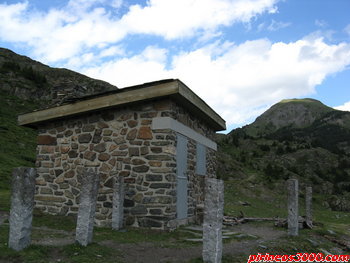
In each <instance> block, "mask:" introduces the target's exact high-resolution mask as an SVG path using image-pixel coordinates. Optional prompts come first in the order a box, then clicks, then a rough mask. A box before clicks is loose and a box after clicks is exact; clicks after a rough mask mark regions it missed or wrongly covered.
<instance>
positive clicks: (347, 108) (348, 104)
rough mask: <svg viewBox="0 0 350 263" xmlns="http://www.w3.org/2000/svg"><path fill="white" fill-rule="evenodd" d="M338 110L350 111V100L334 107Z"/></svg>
mask: <svg viewBox="0 0 350 263" xmlns="http://www.w3.org/2000/svg"><path fill="white" fill-rule="evenodd" d="M334 109H336V110H342V111H350V101H348V102H345V103H344V104H343V105H340V106H337V107H334Z"/></svg>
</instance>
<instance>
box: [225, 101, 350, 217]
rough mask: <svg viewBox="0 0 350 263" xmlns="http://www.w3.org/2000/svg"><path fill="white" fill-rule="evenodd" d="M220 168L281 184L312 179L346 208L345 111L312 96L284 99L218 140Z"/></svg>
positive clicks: (349, 154)
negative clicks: (309, 97) (290, 179)
mask: <svg viewBox="0 0 350 263" xmlns="http://www.w3.org/2000/svg"><path fill="white" fill-rule="evenodd" d="M219 146H220V151H219V162H220V163H221V165H219V174H220V175H221V176H222V177H223V178H226V179H229V178H231V179H240V180H244V179H247V178H249V180H250V181H251V182H252V183H257V182H260V183H263V184H265V185H268V186H269V187H283V183H284V182H285V180H287V179H288V178H297V179H299V180H300V182H301V185H302V186H304V185H312V186H313V187H314V190H315V192H316V193H319V194H322V195H324V197H325V204H326V205H327V206H329V207H331V208H332V209H335V210H346V211H350V201H349V200H350V198H349V197H350V112H346V111H338V110H334V109H332V108H330V107H328V106H326V105H324V104H322V103H321V102H320V101H317V100H313V99H293V100H283V101H281V102H279V103H277V104H275V105H273V106H272V107H271V108H270V109H268V110H267V111H266V112H264V113H263V114H262V115H261V116H259V117H258V118H257V119H256V120H255V122H253V123H252V124H250V125H247V126H244V127H242V128H238V129H235V130H233V131H231V132H230V133H229V134H228V135H227V136H226V137H225V138H221V140H220V141H219Z"/></svg>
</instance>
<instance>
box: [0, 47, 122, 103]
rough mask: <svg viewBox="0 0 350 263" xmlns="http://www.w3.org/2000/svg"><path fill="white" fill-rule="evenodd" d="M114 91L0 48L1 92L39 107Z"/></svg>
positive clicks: (90, 80)
mask: <svg viewBox="0 0 350 263" xmlns="http://www.w3.org/2000/svg"><path fill="white" fill-rule="evenodd" d="M114 89H117V87H115V86H113V85H111V84H109V83H107V82H105V81H102V80H97V79H92V78H89V77H87V76H85V75H82V74H79V73H77V72H74V71H71V70H68V69H64V68H51V67H49V66H47V65H44V64H42V63H40V62H37V61H34V60H32V59H30V58H28V57H25V56H21V55H18V54H16V53H14V52H12V51H11V50H9V49H5V48H0V90H2V91H4V92H6V93H8V94H11V95H15V96H16V97H18V98H21V99H24V100H28V99H30V100H33V99H34V100H38V101H39V100H40V103H41V105H42V106H48V105H50V106H52V105H60V104H63V103H66V102H68V101H69V100H70V99H74V98H79V97H84V96H88V95H91V94H96V93H103V92H106V91H110V90H114Z"/></svg>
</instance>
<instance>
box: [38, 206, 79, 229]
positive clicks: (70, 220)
mask: <svg viewBox="0 0 350 263" xmlns="http://www.w3.org/2000/svg"><path fill="white" fill-rule="evenodd" d="M33 226H35V227H43V226H44V227H48V228H52V229H58V230H65V231H74V230H75V227H76V218H75V217H73V216H59V215H47V214H42V213H39V212H37V211H35V213H34V216H33Z"/></svg>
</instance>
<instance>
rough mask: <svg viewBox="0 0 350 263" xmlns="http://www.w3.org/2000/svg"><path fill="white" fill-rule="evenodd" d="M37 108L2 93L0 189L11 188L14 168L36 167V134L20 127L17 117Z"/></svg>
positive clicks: (0, 95)
mask: <svg viewBox="0 0 350 263" xmlns="http://www.w3.org/2000/svg"><path fill="white" fill-rule="evenodd" d="M36 107H37V105H36V104H35V103H30V102H25V101H22V100H20V99H18V98H16V97H13V96H9V95H7V94H5V93H1V92H0V189H9V188H10V178H11V173H12V169H13V168H14V167H19V166H29V167H33V166H34V162H35V147H36V132H35V131H34V130H33V129H30V128H25V127H20V126H18V125H17V115H18V114H20V113H24V112H29V111H32V110H33V109H35V108H36Z"/></svg>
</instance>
